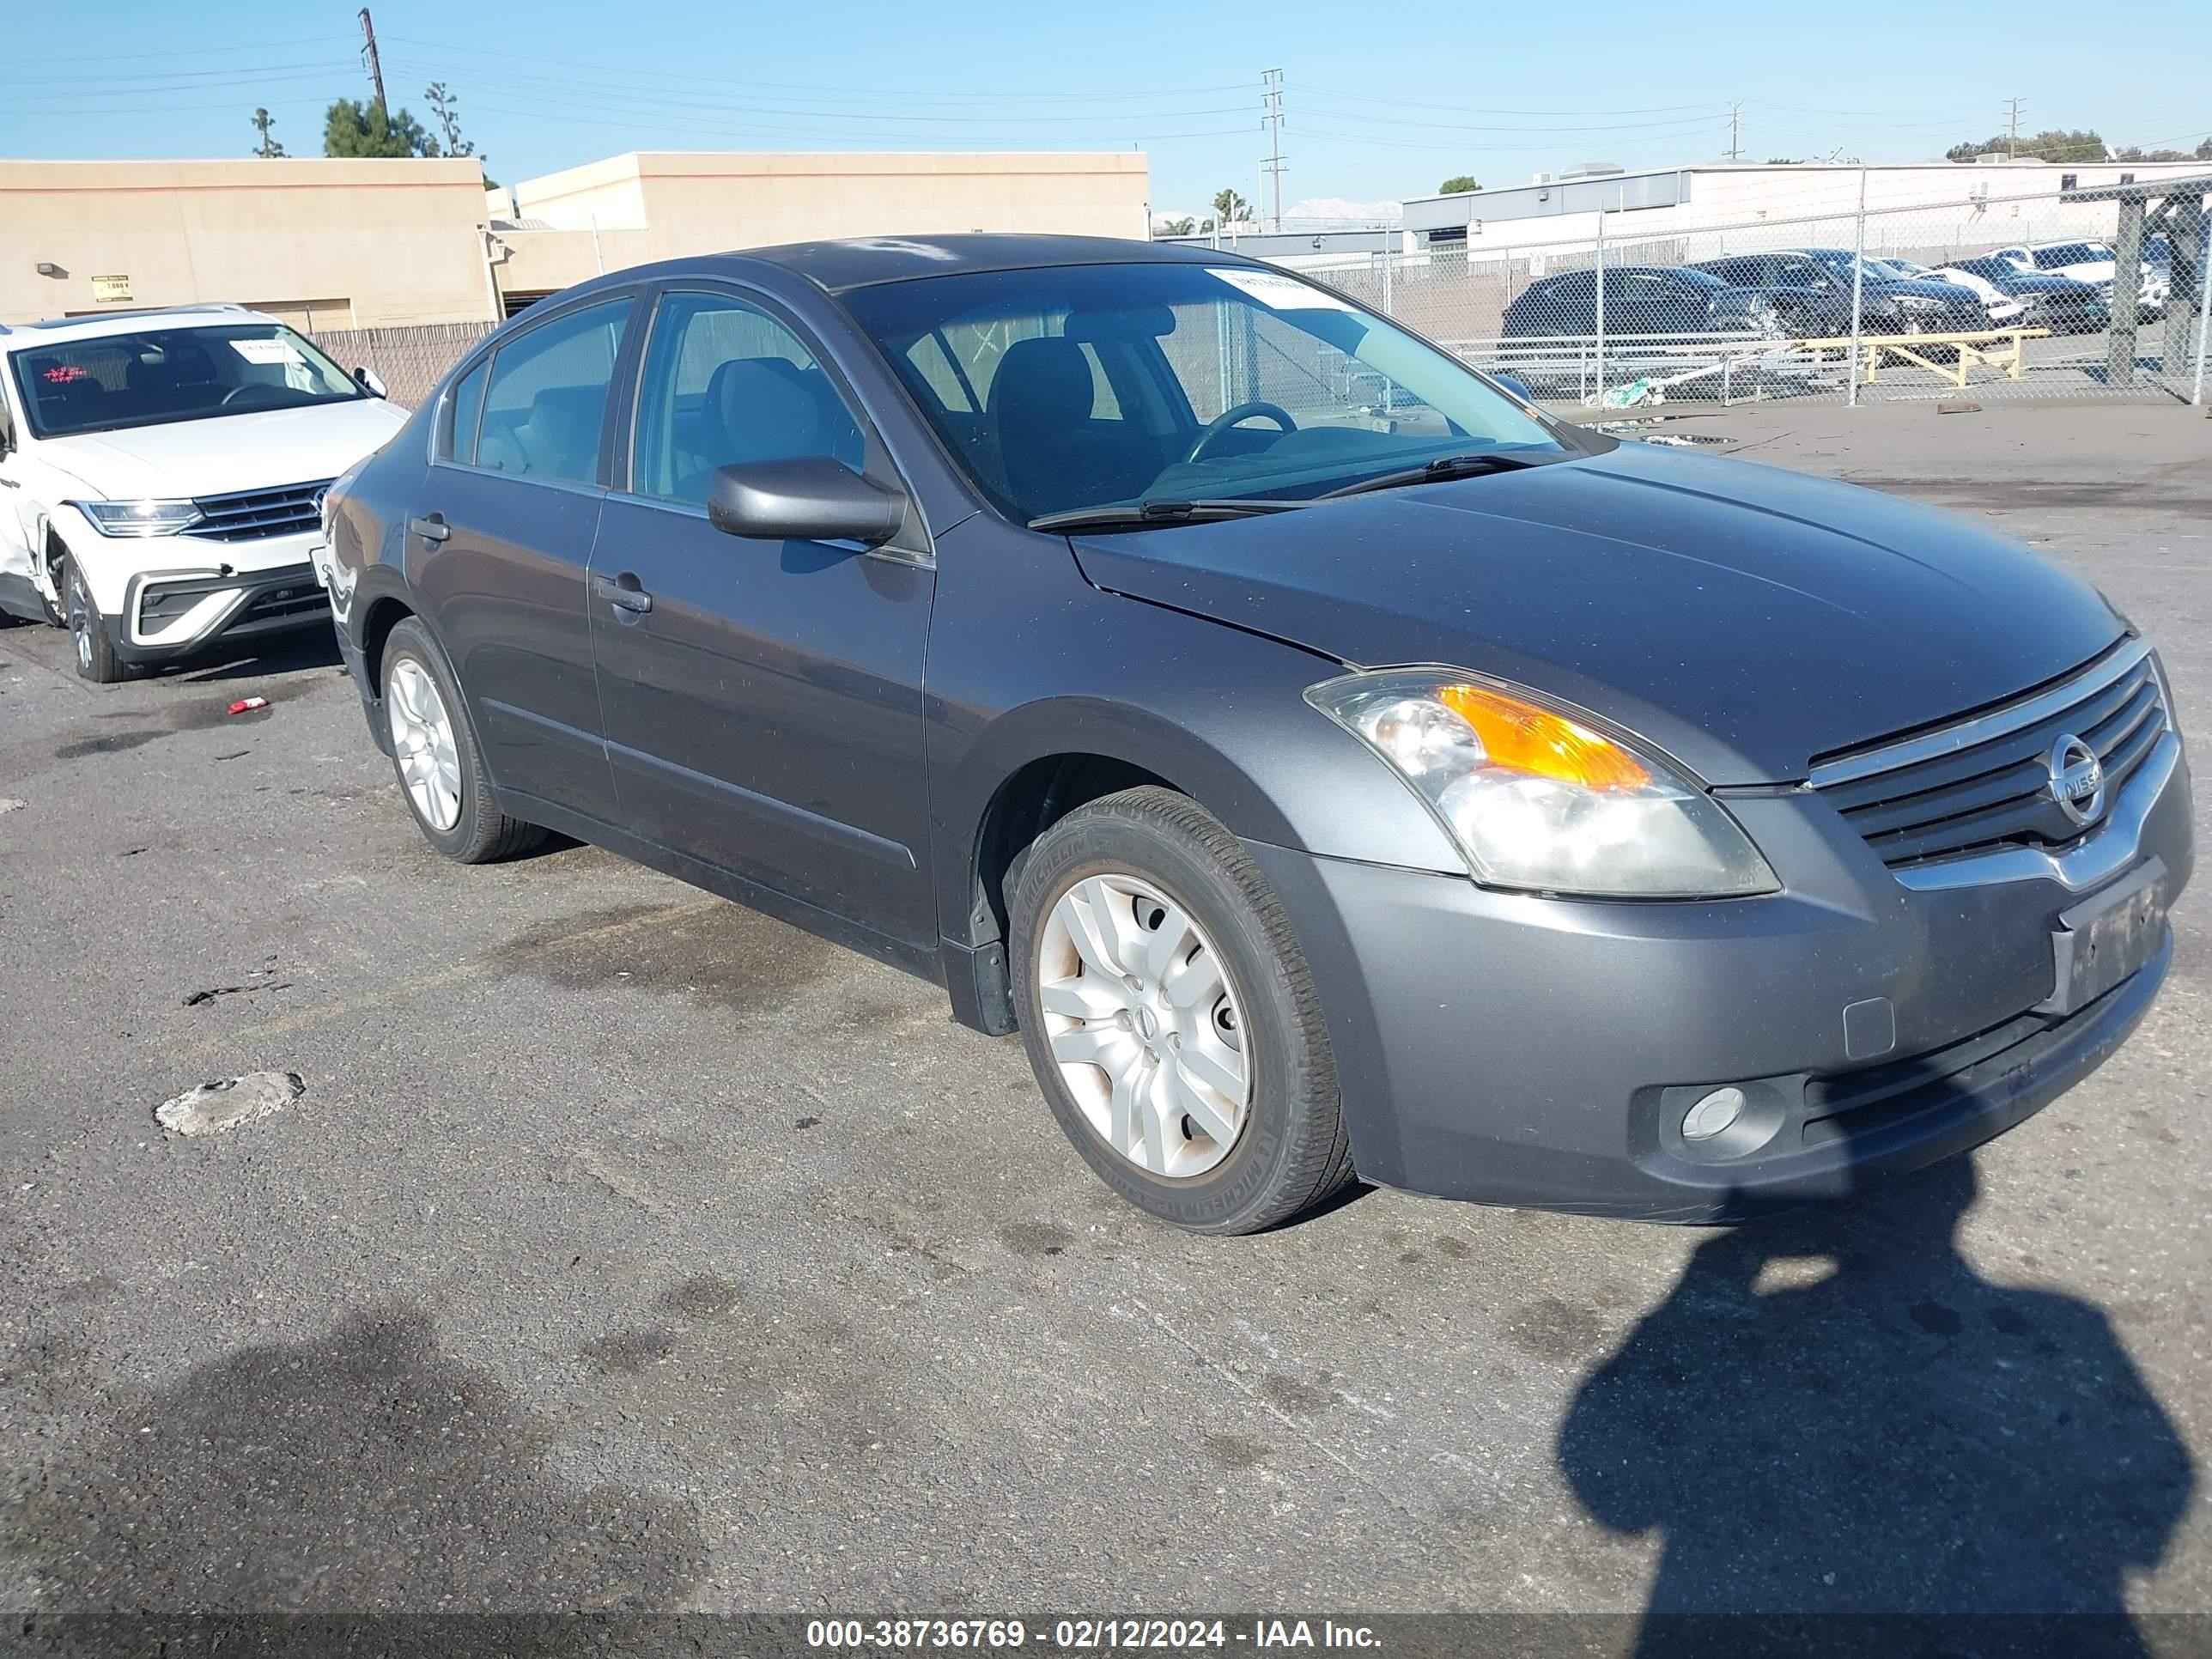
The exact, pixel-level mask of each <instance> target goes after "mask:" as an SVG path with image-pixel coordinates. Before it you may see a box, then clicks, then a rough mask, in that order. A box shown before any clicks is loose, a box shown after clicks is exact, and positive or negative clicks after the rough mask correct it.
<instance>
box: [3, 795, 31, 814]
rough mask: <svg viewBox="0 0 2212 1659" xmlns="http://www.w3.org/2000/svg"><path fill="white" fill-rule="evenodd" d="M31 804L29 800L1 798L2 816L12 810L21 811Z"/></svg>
mask: <svg viewBox="0 0 2212 1659" xmlns="http://www.w3.org/2000/svg"><path fill="white" fill-rule="evenodd" d="M27 805H30V803H29V802H28V801H21V800H8V799H0V817H5V816H6V815H7V814H9V813H10V812H20V811H22V810H23V809H24V808H25V807H26V806H27Z"/></svg>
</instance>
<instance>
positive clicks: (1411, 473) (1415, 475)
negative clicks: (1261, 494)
mask: <svg viewBox="0 0 2212 1659" xmlns="http://www.w3.org/2000/svg"><path fill="white" fill-rule="evenodd" d="M1535 465H1540V463H1538V462H1536V461H1534V460H1529V459H1524V458H1523V457H1522V456H1519V455H1508V454H1504V453H1501V452H1498V451H1496V450H1492V451H1490V452H1488V453H1484V454H1478V455H1442V456H1439V457H1437V459H1435V460H1433V461H1431V462H1430V463H1429V464H1428V465H1426V466H1409V467H1407V468H1406V469H1405V470H1404V471H1401V472H1384V473H1380V474H1378V475H1376V477H1372V478H1362V479H1361V480H1360V481H1359V482H1358V483H1348V484H1345V485H1343V486H1341V487H1340V488H1339V489H1328V490H1324V491H1322V494H1320V495H1317V496H1316V497H1315V498H1314V499H1315V500H1316V501H1334V500H1335V499H1336V498H1337V497H1338V496H1340V495H1365V494H1366V493H1367V492H1368V491H1369V490H1370V489H1404V488H1405V487H1406V486H1407V485H1408V484H1424V483H1443V481H1444V480H1446V479H1447V478H1473V477H1480V475H1481V474H1483V473H1485V472H1517V471H1520V470H1521V469H1522V467H1527V466H1535Z"/></svg>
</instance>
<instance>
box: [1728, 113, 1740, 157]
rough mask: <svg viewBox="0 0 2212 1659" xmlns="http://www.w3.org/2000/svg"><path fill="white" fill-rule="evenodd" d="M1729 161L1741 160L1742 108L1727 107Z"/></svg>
mask: <svg viewBox="0 0 2212 1659" xmlns="http://www.w3.org/2000/svg"><path fill="white" fill-rule="evenodd" d="M1741 160H1743V106H1742V105H1741V104H1730V105H1729V161H1741Z"/></svg>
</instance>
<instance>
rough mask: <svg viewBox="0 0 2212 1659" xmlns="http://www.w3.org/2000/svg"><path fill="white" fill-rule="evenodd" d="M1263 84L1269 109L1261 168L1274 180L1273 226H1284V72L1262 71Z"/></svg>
mask: <svg viewBox="0 0 2212 1659" xmlns="http://www.w3.org/2000/svg"><path fill="white" fill-rule="evenodd" d="M1260 83H1261V85H1262V86H1263V87H1265V88H1267V94H1266V96H1264V97H1263V98H1262V99H1261V108H1262V109H1264V110H1266V111H1267V115H1266V118H1264V120H1263V121H1262V123H1261V125H1264V126H1265V127H1266V128H1267V162H1266V163H1265V165H1264V166H1262V167H1261V169H1260V170H1261V172H1262V173H1267V174H1270V175H1271V176H1272V177H1273V180H1274V191H1275V210H1274V212H1273V214H1272V215H1271V216H1270V218H1271V220H1272V224H1271V227H1270V228H1273V229H1274V230H1278V231H1279V230H1281V229H1282V228H1283V72H1282V70H1279V69H1271V70H1265V71H1263V72H1262V74H1261V82H1260Z"/></svg>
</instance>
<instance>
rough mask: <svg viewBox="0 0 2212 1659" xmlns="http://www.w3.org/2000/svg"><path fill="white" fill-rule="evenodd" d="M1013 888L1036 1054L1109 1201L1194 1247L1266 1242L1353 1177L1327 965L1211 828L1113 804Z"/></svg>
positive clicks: (1033, 1058) (1048, 845) (1016, 987)
mask: <svg viewBox="0 0 2212 1659" xmlns="http://www.w3.org/2000/svg"><path fill="white" fill-rule="evenodd" d="M1012 888H1013V891H1012V895H1011V896H1010V900H1009V903H1008V921H1009V924H1010V932H1011V933H1012V945H1013V963H1012V968H1013V991H1014V997H1015V1003H1016V1007H1017V1010H1018V1013H1019V1016H1020V1020H1021V1030H1022V1042H1023V1044H1024V1047H1025V1048H1027V1049H1028V1051H1029V1056H1030V1065H1031V1066H1033V1067H1034V1068H1035V1070H1036V1077H1037V1083H1038V1086H1039V1087H1040V1088H1041V1089H1042V1091H1044V1096H1045V1099H1046V1102H1047V1103H1048V1104H1049V1105H1050V1106H1051V1108H1052V1110H1053V1115H1054V1116H1055V1117H1056V1118H1058V1119H1059V1120H1060V1127H1061V1129H1062V1130H1064V1131H1065V1132H1066V1135H1067V1137H1068V1139H1070V1140H1071V1141H1073V1143H1074V1145H1075V1148H1076V1150H1077V1151H1078V1152H1080V1153H1081V1154H1082V1156H1083V1158H1084V1159H1085V1162H1086V1163H1088V1164H1090V1165H1091V1169H1092V1170H1094V1171H1096V1172H1097V1175H1098V1176H1099V1178H1100V1179H1101V1180H1103V1181H1104V1182H1105V1183H1106V1184H1107V1185H1108V1186H1109V1187H1110V1188H1113V1189H1114V1190H1115V1192H1116V1193H1118V1194H1121V1196H1122V1197H1123V1198H1125V1199H1127V1200H1128V1201H1129V1202H1130V1203H1132V1204H1133V1205H1135V1206H1137V1207H1138V1208H1139V1209H1140V1210H1143V1211H1145V1212H1146V1213H1148V1214H1150V1215H1153V1216H1157V1217H1158V1218H1160V1219H1161V1220H1163V1221H1168V1222H1172V1223H1173V1224H1174V1225H1176V1226H1179V1227H1184V1228H1188V1229H1189V1230H1190V1231H1194V1232H1202V1233H1251V1232H1258V1231H1261V1230H1262V1229H1265V1228H1267V1227H1272V1226H1274V1225H1277V1224H1279V1223H1280V1222H1283V1221H1285V1220H1288V1219H1289V1218H1291V1217H1293V1216H1295V1215H1297V1214H1298V1213H1300V1212H1303V1211H1305V1210H1308V1209H1310V1208H1311V1207H1312V1206H1315V1205H1316V1204H1318V1203H1319V1202H1321V1201H1322V1200H1323V1199H1325V1198H1327V1197H1328V1196H1329V1195H1330V1194H1332V1193H1334V1192H1335V1191H1337V1190H1338V1189H1339V1188H1341V1187H1343V1186H1344V1185H1345V1184H1346V1182H1350V1181H1351V1180H1352V1178H1353V1174H1352V1152H1351V1145H1350V1141H1349V1139H1348V1138H1347V1136H1346V1132H1345V1127H1344V1118H1343V1115H1342V1113H1341V1112H1340V1110H1339V1109H1338V1101H1337V1081H1336V1066H1335V1062H1334V1060H1333V1059H1332V1057H1331V1055H1330V1052H1329V1046H1328V1026H1327V1023H1326V1021H1325V1020H1324V1018H1323V1017H1322V1008H1321V998H1320V995H1319V994H1318V993H1317V992H1316V989H1315V988H1314V982H1313V975H1312V973H1311V970H1310V969H1309V968H1308V966H1307V964H1306V960H1305V957H1304V952H1303V951H1300V949H1299V947H1298V942H1297V936H1296V934H1295V933H1293V932H1292V930H1291V923H1290V918H1289V916H1288V915H1287V914H1285V911H1284V909H1283V906H1282V902H1281V901H1280V900H1279V898H1278V897H1277V896H1275V893H1274V890H1273V888H1271V887H1270V886H1269V885H1268V884H1267V878H1265V877H1264V876H1263V875H1261V872H1260V869H1259V866H1257V865H1255V864H1254V863H1253V862H1252V860H1251V859H1250V858H1249V857H1248V856H1247V855H1246V854H1245V852H1244V849H1243V847H1242V846H1241V845H1240V844H1239V843H1238V842H1237V838H1236V837H1235V836H1232V835H1231V834H1230V833H1229V831H1228V830H1227V829H1225V828H1224V827H1223V826H1222V825H1221V823H1219V822H1218V820H1217V819H1215V818H1214V817H1212V815H1211V814H1210V813H1208V812H1207V811H1205V809H1204V808H1202V807H1200V806H1199V805H1197V803H1195V802H1194V801H1192V800H1191V799H1188V797H1186V796H1183V795H1179V794H1176V793H1175V792H1174V791H1172V790H1170V789H1163V788H1158V787H1152V786H1147V787H1143V788H1138V789H1129V790H1124V791H1122V792H1121V793H1119V794H1115V795H1109V796H1107V797H1105V798H1104V799H1101V800H1097V801H1093V802H1091V803H1090V804H1089V805H1085V806H1081V807H1079V808H1077V809H1076V810H1075V811H1073V812H1071V813H1069V814H1068V815H1067V816H1066V817H1064V818H1062V819H1061V820H1060V822H1059V823H1056V824H1054V826H1053V827H1052V828H1051V829H1048V830H1047V831H1046V832H1045V834H1044V835H1043V836H1040V837H1039V838H1038V840H1037V841H1036V843H1035V844H1034V845H1033V846H1032V847H1031V848H1030V849H1029V850H1028V854H1027V855H1026V856H1025V857H1024V859H1023V860H1022V861H1021V864H1020V866H1019V870H1018V874H1017V875H1016V877H1015V878H1014V880H1013V882H1012ZM1070 907H1073V908H1070ZM1093 919H1095V920H1096V921H1097V923H1098V927H1097V930H1096V931H1086V928H1087V924H1088V922H1089V921H1091V920H1093ZM1079 936H1080V937H1079ZM1102 957H1105V958H1110V960H1105V961H1102V960H1101V958H1102ZM1153 963H1158V964H1159V965H1158V967H1157V968H1156V967H1155V966H1153V965H1152V964H1153ZM1116 966H1119V967H1121V968H1122V969H1127V970H1129V971H1127V972H1124V973H1122V974H1119V975H1117V974H1115V973H1113V972H1111V971H1109V970H1110V969H1112V968H1114V967H1116ZM1194 987H1197V988H1194ZM1209 987H1218V989H1217V988H1209ZM1048 998H1049V999H1050V1001H1049V1002H1048V1000H1047V999H1048ZM1077 1011H1081V1012H1077ZM1090 1055H1096V1056H1097V1058H1096V1059H1095V1060H1094V1059H1091V1058H1087V1057H1086V1056H1090ZM1224 1066H1226V1070H1225V1069H1224ZM1220 1079H1233V1080H1234V1081H1236V1082H1237V1083H1239V1084H1241V1087H1233V1088H1228V1089H1220V1088H1218V1087H1217V1086H1216V1083H1217V1081H1218V1080H1220ZM1240 1096H1241V1098H1240ZM1147 1115H1149V1119H1148V1116H1147ZM1148 1166H1157V1167H1148Z"/></svg>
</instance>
